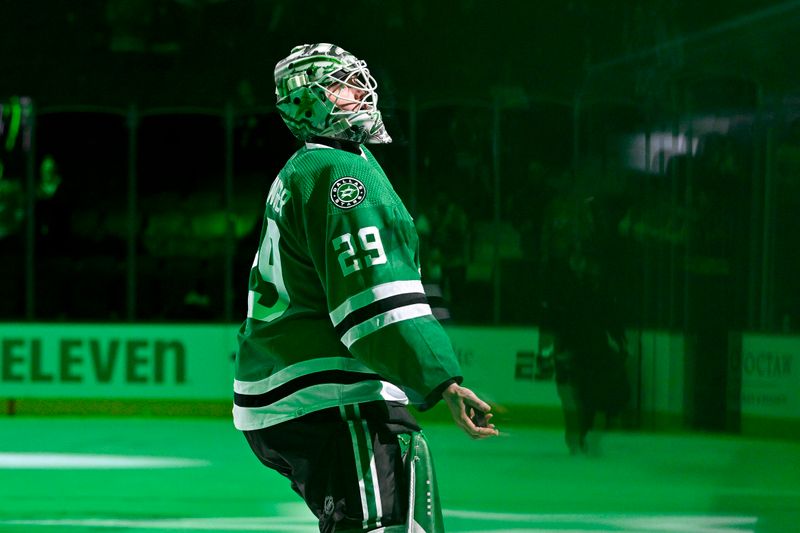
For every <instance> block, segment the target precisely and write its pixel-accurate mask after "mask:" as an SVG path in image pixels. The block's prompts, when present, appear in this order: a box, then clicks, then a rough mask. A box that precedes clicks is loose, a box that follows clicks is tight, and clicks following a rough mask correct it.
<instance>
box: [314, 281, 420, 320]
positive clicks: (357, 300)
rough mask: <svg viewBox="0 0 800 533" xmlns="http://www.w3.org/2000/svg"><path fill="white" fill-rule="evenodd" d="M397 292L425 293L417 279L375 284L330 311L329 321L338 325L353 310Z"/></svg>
mask: <svg viewBox="0 0 800 533" xmlns="http://www.w3.org/2000/svg"><path fill="white" fill-rule="evenodd" d="M398 294H425V289H423V288H422V282H421V281H419V280H406V281H390V282H389V283H381V284H380V285H375V286H374V287H371V288H369V289H367V290H365V291H361V292H359V293H358V294H356V295H355V296H351V297H350V298H348V299H347V300H345V301H344V303H342V304H341V305H340V306H339V307H337V308H336V309H334V310H333V311H331V313H330V316H331V322H333V325H334V326H338V325H339V324H341V322H342V320H344V319H345V318H347V315H349V314H350V313H352V312H353V311H355V310H357V309H361V308H362V307H365V306H367V305H369V304H371V303H373V302H377V301H378V300H383V299H384V298H389V297H390V296H397V295H398Z"/></svg>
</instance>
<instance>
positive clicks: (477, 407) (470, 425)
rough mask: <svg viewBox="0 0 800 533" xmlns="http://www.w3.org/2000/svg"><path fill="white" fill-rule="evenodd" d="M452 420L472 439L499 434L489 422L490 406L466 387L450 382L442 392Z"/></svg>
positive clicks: (490, 417) (490, 416) (490, 415)
mask: <svg viewBox="0 0 800 533" xmlns="http://www.w3.org/2000/svg"><path fill="white" fill-rule="evenodd" d="M442 398H444V401H445V403H446V404H447V407H449V408H450V414H451V415H453V420H455V422H456V424H458V425H459V426H460V427H461V429H463V430H464V432H465V433H466V434H467V435H469V436H470V437H472V438H473V439H485V438H486V437H492V436H496V435H499V432H498V431H497V429H495V427H494V424H491V423H490V420H491V419H492V416H493V415H492V414H491V413H490V412H489V411H491V410H492V408H491V407H490V406H489V404H488V403H486V402H484V401H483V400H481V399H480V398H478V397H477V396H476V395H475V393H474V392H472V391H471V390H469V389H468V388H466V387H461V386H460V385H458V384H456V383H452V384H451V385H450V386H449V387H447V388H446V389H445V390H444V392H443V393H442Z"/></svg>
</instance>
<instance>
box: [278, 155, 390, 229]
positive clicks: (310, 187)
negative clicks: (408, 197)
mask: <svg viewBox="0 0 800 533" xmlns="http://www.w3.org/2000/svg"><path fill="white" fill-rule="evenodd" d="M282 173H286V174H287V177H289V179H290V181H291V182H292V185H293V186H294V187H296V189H297V190H298V192H299V193H300V195H301V196H302V198H303V202H304V203H305V204H309V203H311V204H314V208H315V209H316V208H321V207H322V205H320V204H322V203H325V204H327V208H326V209H325V210H324V211H325V212H327V213H336V212H338V211H341V210H350V209H354V208H357V207H369V206H376V205H395V204H397V203H398V202H399V199H398V198H397V195H396V194H395V192H394V189H393V188H392V185H391V183H390V182H389V179H388V178H387V177H386V174H385V173H384V172H383V169H382V168H381V167H380V165H379V164H378V163H377V161H376V160H375V158H374V157H372V155H371V154H369V152H367V151H366V150H365V153H364V155H363V156H362V155H358V154H353V153H350V152H346V151H344V150H337V149H333V148H303V149H301V150H299V151H298V152H297V153H296V154H295V155H294V156H293V157H292V158H291V159H290V160H289V162H288V163H287V165H286V167H284V170H283V171H282Z"/></svg>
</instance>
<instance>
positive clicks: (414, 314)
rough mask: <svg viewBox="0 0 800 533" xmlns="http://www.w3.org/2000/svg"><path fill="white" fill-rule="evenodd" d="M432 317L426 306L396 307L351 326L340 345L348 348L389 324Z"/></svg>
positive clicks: (428, 306) (429, 307) (428, 307)
mask: <svg viewBox="0 0 800 533" xmlns="http://www.w3.org/2000/svg"><path fill="white" fill-rule="evenodd" d="M427 315H430V316H433V314H432V313H431V306H430V305H428V304H413V305H406V306H404V307H398V308H397V309H392V310H391V311H386V312H385V313H382V314H380V315H376V316H374V317H372V318H371V319H369V320H366V321H364V322H362V323H361V324H358V325H357V326H353V327H352V328H350V329H349V330H347V333H345V334H344V335H342V343H343V344H344V345H345V346H347V347H348V348H350V346H352V345H353V343H354V342H356V341H357V340H359V339H362V338H364V337H366V336H367V335H369V334H370V333H374V332H376V331H378V330H379V329H381V328H385V327H386V326H388V325H390V324H395V323H397V322H402V321H404V320H410V319H412V318H419V317H421V316H427Z"/></svg>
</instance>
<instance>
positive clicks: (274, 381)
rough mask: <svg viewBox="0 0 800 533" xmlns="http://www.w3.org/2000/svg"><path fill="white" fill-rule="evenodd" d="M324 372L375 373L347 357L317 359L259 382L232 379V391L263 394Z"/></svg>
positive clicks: (287, 368) (290, 367) (285, 369)
mask: <svg viewBox="0 0 800 533" xmlns="http://www.w3.org/2000/svg"><path fill="white" fill-rule="evenodd" d="M325 370H346V371H348V372H362V373H365V374H374V373H375V371H374V370H372V369H371V368H369V367H368V366H367V365H365V364H364V363H362V362H360V361H358V360H356V359H352V358H349V357H317V358H315V359H309V360H307V361H301V362H299V363H295V364H293V365H289V366H287V367H286V368H282V369H280V370H279V371H277V372H275V373H274V374H272V375H271V376H268V377H266V378H264V379H261V380H259V381H239V380H238V379H234V380H233V391H234V392H236V393H239V394H264V393H265V392H269V391H271V390H272V389H274V388H275V387H278V386H279V385H283V384H284V383H286V382H287V381H291V380H293V379H294V378H297V377H300V376H305V375H308V374H313V373H314V372H322V371H325Z"/></svg>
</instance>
